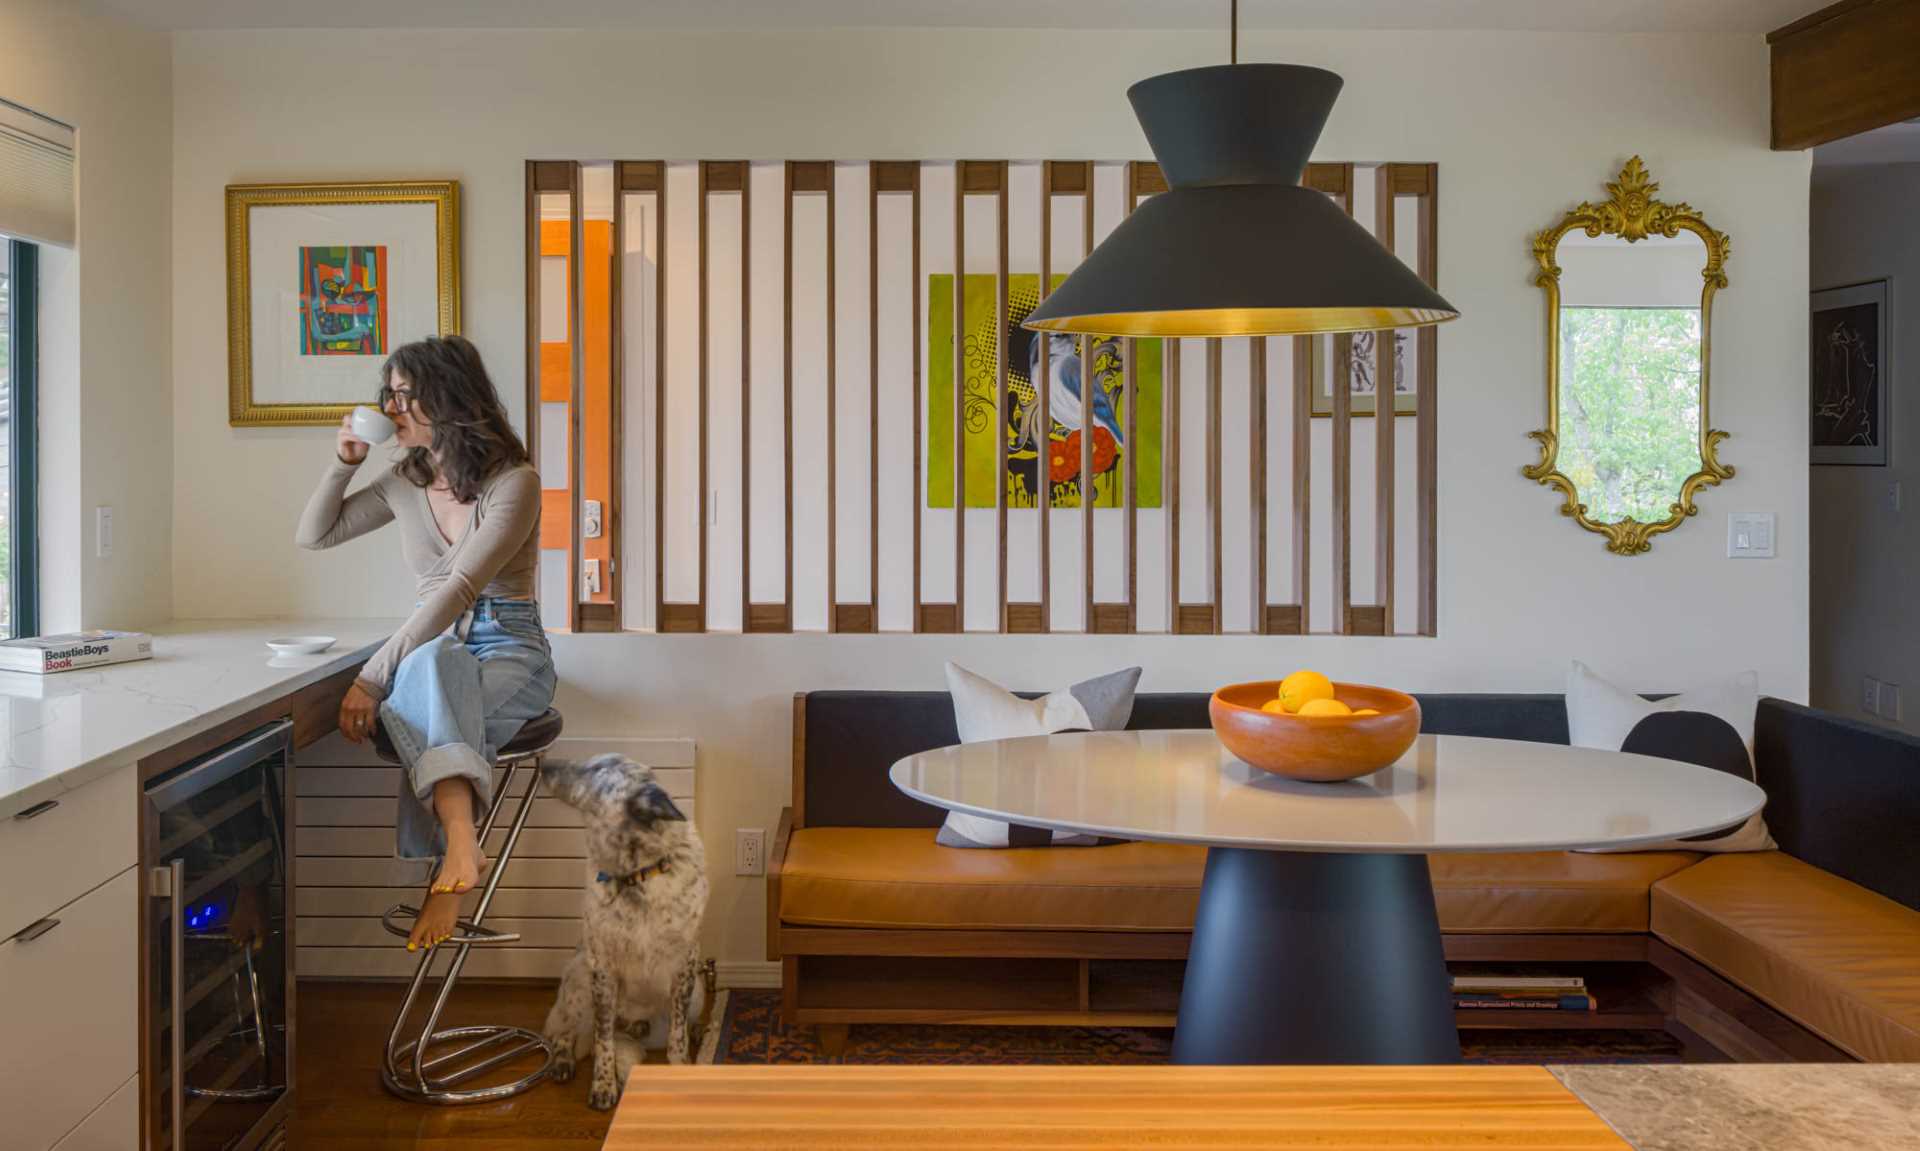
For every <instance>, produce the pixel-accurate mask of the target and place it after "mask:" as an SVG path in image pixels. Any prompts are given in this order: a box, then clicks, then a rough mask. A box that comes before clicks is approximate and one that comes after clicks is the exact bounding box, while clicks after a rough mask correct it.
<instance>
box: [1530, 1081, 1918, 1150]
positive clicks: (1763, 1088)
mask: <svg viewBox="0 0 1920 1151" xmlns="http://www.w3.org/2000/svg"><path fill="white" fill-rule="evenodd" d="M1547 1070H1548V1071H1550V1072H1552V1073H1553V1075H1554V1077H1555V1078H1557V1079H1559V1080H1560V1082H1561V1083H1562V1084H1564V1085H1565V1086H1566V1088H1567V1090H1569V1091H1571V1092H1573V1094H1574V1096H1575V1097H1576V1098H1578V1099H1579V1100H1580V1101H1581V1102H1582V1103H1585V1104H1586V1105H1587V1106H1588V1107H1589V1108H1591V1109H1592V1110H1593V1112H1594V1113H1595V1114H1596V1115H1598V1116H1600V1118H1601V1119H1602V1120H1604V1121H1605V1122H1606V1123H1607V1125H1608V1126H1610V1127H1612V1128H1613V1130H1614V1131H1615V1132H1616V1133H1617V1134H1618V1135H1619V1136H1620V1137H1621V1138H1622V1139H1624V1140H1626V1141H1627V1142H1628V1143H1629V1144H1631V1145H1632V1146H1633V1147H1634V1148H1635V1151H1869V1149H1872V1151H1878V1149H1879V1148H1894V1147H1920V1063H1746V1064H1741V1063H1720V1064H1681V1065H1672V1064H1666V1065H1660V1064H1645V1065H1622V1066H1609V1067H1603V1066H1593V1065H1584V1066H1583V1065H1554V1066H1549V1067H1548V1068H1547Z"/></svg>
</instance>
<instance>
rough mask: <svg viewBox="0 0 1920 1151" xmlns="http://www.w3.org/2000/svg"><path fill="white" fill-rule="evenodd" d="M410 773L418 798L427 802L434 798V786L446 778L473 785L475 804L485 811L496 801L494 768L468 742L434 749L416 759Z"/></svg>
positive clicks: (444, 745)
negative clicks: (494, 798)
mask: <svg viewBox="0 0 1920 1151" xmlns="http://www.w3.org/2000/svg"><path fill="white" fill-rule="evenodd" d="M410 774H411V775H412V780H413V794H414V798H416V799H418V800H420V801H421V802H422V803H427V802H429V801H430V800H431V799H432V798H433V785H434V784H436V783H439V782H440V781H441V780H443V779H464V780H467V781H468V782H470V783H472V784H473V797H474V801H475V802H476V803H477V804H478V805H479V809H480V810H481V811H485V810H486V809H487V805H488V804H490V803H491V802H492V801H493V765H492V764H490V763H488V762H487V761H486V760H485V759H484V758H482V757H481V755H480V753H479V752H477V751H475V750H473V749H472V748H471V747H468V746H467V745H466V744H464V743H449V744H443V745H442V746H440V747H430V748H428V749H427V750H425V751H423V752H421V753H420V755H419V756H418V757H417V758H415V759H414V761H413V767H412V769H411V772H410Z"/></svg>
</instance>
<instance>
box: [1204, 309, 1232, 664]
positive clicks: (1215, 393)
mask: <svg viewBox="0 0 1920 1151" xmlns="http://www.w3.org/2000/svg"><path fill="white" fill-rule="evenodd" d="M1225 343H1226V341H1224V340H1222V339H1220V338H1219V337H1217V336H1216V337H1214V338H1211V339H1209V340H1208V341H1207V520H1208V523H1209V526H1210V528H1211V530H1212V533H1213V543H1212V546H1210V547H1209V548H1208V549H1207V551H1208V557H1207V563H1208V566H1210V567H1211V568H1212V569H1213V601H1212V602H1213V634H1215V635H1219V634H1220V633H1221V631H1222V630H1223V629H1224V626H1225V617H1226V614H1227V613H1226V605H1225V604H1224V603H1222V602H1221V599H1222V596H1221V578H1220V575H1221V563H1220V520H1221V515H1220V353H1221V349H1222V347H1223V346H1224V345H1225Z"/></svg>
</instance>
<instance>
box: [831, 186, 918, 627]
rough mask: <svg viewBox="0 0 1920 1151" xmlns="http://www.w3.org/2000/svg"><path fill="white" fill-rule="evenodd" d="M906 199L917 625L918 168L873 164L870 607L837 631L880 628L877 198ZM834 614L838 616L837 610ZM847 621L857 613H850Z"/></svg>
mask: <svg viewBox="0 0 1920 1151" xmlns="http://www.w3.org/2000/svg"><path fill="white" fill-rule="evenodd" d="M901 194H905V195H909V196H911V197H912V199H913V209H912V215H913V220H912V226H913V236H912V239H911V244H912V250H913V270H912V272H911V273H910V274H911V276H912V279H913V284H912V293H913V305H912V309H911V311H910V313H909V315H908V316H907V331H908V334H909V336H910V337H911V341H912V342H911V343H910V344H909V345H908V346H909V348H911V353H910V356H911V359H912V363H913V370H912V375H911V379H910V382H909V384H908V386H909V387H910V388H911V389H912V391H913V394H912V395H911V396H910V397H909V402H908V406H909V407H911V408H912V409H913V449H912V451H911V452H910V453H909V454H910V455H911V456H912V457H913V481H912V483H911V484H909V485H908V497H909V499H910V501H911V502H910V503H909V507H910V509H911V511H912V513H913V514H912V519H913V605H912V609H911V610H912V618H911V620H910V621H909V623H908V625H907V627H908V630H917V629H918V628H919V626H920V328H919V324H920V165H919V164H917V163H914V162H912V161H904V160H876V161H872V162H870V163H869V164H868V165H867V403H868V420H869V427H868V433H867V434H868V440H867V469H868V501H867V504H868V506H867V515H868V520H867V525H868V541H867V544H868V546H867V571H868V581H869V582H868V585H867V586H868V598H869V600H870V605H869V609H868V615H867V618H866V621H865V626H864V627H855V626H852V624H851V622H849V621H842V623H841V625H840V630H842V631H875V632H877V631H879V630H880V197H881V196H883V195H887V196H894V195H901ZM836 614H838V613H837V612H836ZM846 614H847V616H848V617H857V616H858V614H859V613H858V612H857V610H856V611H849V612H847V613H846Z"/></svg>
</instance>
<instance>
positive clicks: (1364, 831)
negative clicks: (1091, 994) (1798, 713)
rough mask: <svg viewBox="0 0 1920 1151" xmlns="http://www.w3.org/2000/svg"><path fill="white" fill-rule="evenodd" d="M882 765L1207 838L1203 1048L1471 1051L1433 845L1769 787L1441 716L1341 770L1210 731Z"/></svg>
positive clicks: (1188, 1044)
mask: <svg viewBox="0 0 1920 1151" xmlns="http://www.w3.org/2000/svg"><path fill="white" fill-rule="evenodd" d="M890 777H891V779H892V780H893V783H894V786H896V787H898V788H899V789H900V790H901V791H903V792H905V793H906V794H908V795H910V796H912V797H914V798H915V799H919V800H922V801H924V802H926V803H930V804H933V805H934V806H936V807H942V808H947V809H949V810H952V811H961V812H967V813H970V814H973V815H980V816H986V817H988V818H990V819H1000V820H1006V821H1008V822H1011V823H1018V824H1022V825H1025V826H1029V827H1042V828H1053V829H1064V830H1071V831H1083V832H1091V833H1094V834H1098V835H1103V836H1112V837H1116V838H1120V839H1145V840H1163V841H1168V842H1175V843H1193V844H1200V845H1203V846H1205V847H1206V848H1208V852H1207V868H1206V875H1205V878H1204V880H1203V881H1202V884H1201V890H1200V907H1199V912H1198V914H1197V917H1196V919H1195V922H1194V929H1193V942H1192V945H1191V947H1190V949H1189V952H1188V957H1187V971H1186V978H1185V983H1184V984H1183V986H1182V989H1181V996H1180V1015H1179V1022H1178V1025H1177V1027H1176V1030H1175V1033H1174V1042H1173V1058H1174V1061H1175V1062H1177V1063H1203V1064H1224V1063H1453V1062H1457V1061H1458V1060H1459V1057H1460V1048H1459V1039H1458V1036H1457V1034H1456V1033H1455V1030H1454V1025H1453V1003H1452V996H1451V994H1450V990H1449V984H1448V980H1447V969H1446V963H1445V961H1444V958H1443V956H1442V954H1441V944H1440V923H1439V918H1438V916H1437V914H1436V913H1435V910H1434V902H1433V884H1432V880H1431V878H1430V877H1429V874H1428V871H1427V861H1426V858H1425V857H1426V856H1428V855H1430V854H1434V853H1437V852H1472V851H1559V850H1564V849H1569V848H1592V847H1604V848H1631V847H1633V846H1635V845H1638V844H1647V843H1657V842H1660V841H1663V840H1668V839H1675V838H1680V837H1683V836H1689V835H1698V834H1701V833H1705V832H1714V831H1719V830H1722V829H1724V828H1729V827H1734V826H1737V825H1738V824H1740V823H1741V822H1743V821H1744V820H1746V819H1747V817H1749V816H1751V815H1752V814H1753V813H1754V812H1756V811H1758V810H1760V808H1761V806H1762V805H1763V804H1764V803H1765V802H1766V795H1765V793H1764V792H1762V791H1761V790H1760V789H1759V788H1758V787H1756V786H1754V785H1753V784H1752V783H1751V782H1749V781H1747V780H1744V779H1740V778H1738V777H1736V776H1732V775H1729V774H1726V773H1724V772H1719V771H1714V770H1711V769H1709V768H1704V767H1695V766H1693V765H1691V764H1686V763H1680V762H1676V761H1674V760H1667V759H1655V758H1652V757H1650V756H1643V755H1630V754H1626V753H1621V752H1608V751H1596V750H1594V749H1591V748H1579V747H1566V746H1561V745H1557V744H1545V743H1525V742H1520V741H1516V740H1504V739H1481V738H1476V737H1471V736H1448V735H1422V736H1421V737H1420V738H1419V740H1418V741H1416V742H1415V743H1414V745H1413V747H1412V748H1410V749H1409V750H1408V751H1407V754H1406V755H1404V756H1402V757H1401V759H1400V760H1399V762H1397V763H1395V764H1394V765H1392V766H1391V767H1388V768H1385V769H1383V770H1381V771H1378V772H1375V773H1374V774H1372V775H1368V776H1363V777H1362V778H1360V779H1356V780H1349V781H1347V782H1345V783H1332V784H1326V783H1301V782H1297V781H1294V780H1290V779H1285V778H1282V777H1280V776H1277V775H1271V774H1269V773H1267V772H1264V771H1261V770H1259V769H1257V768H1254V767H1250V766H1248V765H1247V764H1245V763H1242V762H1241V761H1240V760H1238V759H1236V758H1235V757H1234V756H1233V754H1232V753H1231V752H1229V751H1227V750H1226V748H1225V747H1223V746H1221V744H1220V741H1219V740H1218V739H1217V738H1216V737H1215V736H1214V734H1213V733H1212V732H1211V731H1114V732H1079V733H1074V734H1068V735H1051V736H1030V737H1026V738H1021V739H1007V740H998V741H994V742H990V743H973V744H963V745H960V746H957V747H946V748H941V749H939V750H937V751H930V752H927V753H925V754H922V755H915V756H909V757H908V758H906V759H903V760H901V761H900V762H898V763H896V764H894V765H893V768H892V771H891V772H890ZM1047 850H1051V851H1084V850H1097V849H1087V848H1075V847H1058V848H1048V849H1047Z"/></svg>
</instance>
